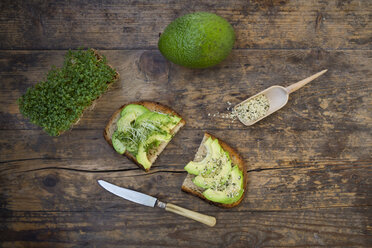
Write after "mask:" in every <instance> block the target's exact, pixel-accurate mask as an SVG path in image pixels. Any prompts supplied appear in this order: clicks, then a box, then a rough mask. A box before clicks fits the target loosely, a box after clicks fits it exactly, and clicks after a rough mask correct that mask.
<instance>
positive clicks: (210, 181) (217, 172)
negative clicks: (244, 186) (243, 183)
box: [193, 152, 231, 189]
mask: <svg viewBox="0 0 372 248" xmlns="http://www.w3.org/2000/svg"><path fill="white" fill-rule="evenodd" d="M214 163H215V164H218V163H220V164H221V165H220V167H219V168H218V167H217V168H214V169H212V171H211V172H210V173H209V174H206V175H203V173H201V174H199V175H198V176H196V177H195V178H194V179H193V183H194V184H195V185H196V186H198V187H201V188H203V189H208V188H211V187H218V186H219V185H223V184H225V182H226V181H227V179H228V178H229V176H230V173H231V160H230V157H229V155H228V153H227V152H226V155H225V156H222V157H221V158H219V160H216V161H214Z"/></svg>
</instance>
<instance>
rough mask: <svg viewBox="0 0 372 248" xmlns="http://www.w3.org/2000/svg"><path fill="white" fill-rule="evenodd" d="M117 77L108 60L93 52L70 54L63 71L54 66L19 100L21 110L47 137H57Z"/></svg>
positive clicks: (82, 51)
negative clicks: (42, 79) (44, 78)
mask: <svg viewBox="0 0 372 248" xmlns="http://www.w3.org/2000/svg"><path fill="white" fill-rule="evenodd" d="M116 77H117V73H116V71H115V70H114V69H113V68H111V67H110V66H108V65H107V64H106V58H105V57H104V56H102V57H101V56H98V55H97V54H96V53H95V52H94V50H92V49H89V50H82V49H79V50H77V51H68V52H67V53H66V55H65V61H64V64H63V66H62V68H55V67H53V68H52V69H51V70H50V71H49V72H48V75H47V80H46V81H42V82H39V83H37V84H36V85H35V86H33V87H30V88H28V89H27V92H26V94H24V95H23V96H22V97H20V98H19V99H18V104H19V110H20V112H21V113H22V114H23V115H24V116H25V117H27V118H29V119H30V121H31V122H32V123H34V124H36V125H38V126H40V127H42V128H43V129H44V130H45V131H46V132H47V133H48V134H50V135H53V136H58V135H59V134H60V133H62V132H64V131H66V130H68V129H70V127H71V126H72V125H73V124H74V123H75V122H76V121H77V120H78V119H79V117H80V116H81V114H82V113H83V111H84V110H85V109H86V108H87V107H88V106H90V105H91V104H92V102H93V101H94V100H96V99H97V98H98V97H99V96H100V95H102V94H103V93H104V92H105V91H106V90H107V88H108V86H109V85H110V84H111V83H113V82H114V81H115V79H116Z"/></svg>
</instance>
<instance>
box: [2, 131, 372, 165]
mask: <svg viewBox="0 0 372 248" xmlns="http://www.w3.org/2000/svg"><path fill="white" fill-rule="evenodd" d="M211 133H212V134H214V135H216V136H217V137H219V138H221V139H223V140H225V141H226V142H227V143H228V144H230V145H231V146H232V147H234V148H236V150H237V151H238V152H239V153H240V154H241V155H242V157H243V158H244V159H245V161H246V162H247V164H248V168H249V170H255V169H265V168H285V167H293V166H296V167H306V166H317V165H326V164H330V165H332V164H333V165H337V164H340V165H345V164H353V163H358V162H361V163H363V162H369V163H371V156H370V155H371V153H372V150H371V149H372V146H371V144H372V139H371V137H370V136H371V135H370V132H369V131H368V130H366V131H358V130H353V131H345V132H341V131H340V132H329V133H327V132H318V131H312V130H309V131H301V132H298V131H288V130H285V131H278V130H275V129H273V130H270V129H263V130H260V131H251V130H212V132H211ZM203 134H204V130H192V129H189V130H186V129H185V130H181V132H180V133H178V134H177V135H176V136H175V137H174V139H173V140H172V142H171V143H170V144H169V145H168V146H167V148H166V149H165V150H164V151H163V153H162V154H161V155H160V157H159V158H158V160H157V161H156V162H155V164H154V168H162V169H167V170H169V169H172V170H173V169H174V168H178V169H181V168H183V166H184V165H186V164H187V163H188V162H189V161H190V160H192V159H193V158H194V154H195V152H196V150H197V148H198V146H199V144H200V141H201V139H202V136H203ZM0 149H1V154H0V162H1V163H3V164H4V163H5V164H7V163H8V164H9V166H12V167H19V168H20V169H21V170H24V169H25V168H29V169H35V168H42V167H64V168H71V169H82V170H88V171H91V170H120V169H131V168H136V167H137V166H136V165H134V164H133V163H132V162H130V161H129V160H128V159H127V158H125V157H122V156H121V155H119V154H118V153H116V152H115V151H114V150H113V149H112V148H111V146H109V145H108V144H107V142H106V141H105V140H104V138H103V134H102V131H101V130H72V131H71V132H69V133H67V134H66V135H63V136H61V137H58V138H52V137H49V136H48V135H47V134H45V133H44V132H42V131H39V130H22V131H20V130H0Z"/></svg>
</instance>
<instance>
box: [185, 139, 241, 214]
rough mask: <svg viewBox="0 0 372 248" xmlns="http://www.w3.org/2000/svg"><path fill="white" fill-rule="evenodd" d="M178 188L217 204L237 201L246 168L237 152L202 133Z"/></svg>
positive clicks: (231, 203) (229, 203)
mask: <svg viewBox="0 0 372 248" xmlns="http://www.w3.org/2000/svg"><path fill="white" fill-rule="evenodd" d="M185 170H186V171H187V172H188V175H187V176H186V178H185V180H184V182H183V184H182V190H183V191H185V192H187V193H190V194H192V195H195V196H198V197H200V198H202V199H204V200H206V201H208V202H210V203H213V204H215V205H217V206H220V207H225V208H231V207H234V206H236V205H238V204H239V203H240V202H241V201H242V199H243V197H244V191H245V186H246V184H247V177H246V168H245V164H244V162H243V160H242V159H241V157H240V156H239V155H238V154H237V152H236V151H235V150H234V149H232V148H231V147H230V146H228V145H227V144H226V143H224V142H223V141H221V140H218V139H217V138H215V137H213V136H212V135H210V134H208V133H205V134H204V138H203V141H202V143H201V145H200V147H199V149H198V151H197V153H196V155H195V159H194V161H191V162H190V163H188V164H187V165H186V166H185Z"/></svg>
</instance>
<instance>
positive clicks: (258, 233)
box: [0, 204, 372, 248]
mask: <svg viewBox="0 0 372 248" xmlns="http://www.w3.org/2000/svg"><path fill="white" fill-rule="evenodd" d="M100 207H101V210H100V211H97V212H24V211H20V212H3V213H2V218H3V219H5V220H6V222H7V223H12V229H5V230H2V232H1V233H0V237H1V240H2V241H3V243H2V245H3V246H2V247H4V248H5V247H12V248H13V247H25V246H27V247H51V246H53V247H57V248H58V247H77V246H78V247H88V246H89V247H123V246H125V247H175V246H177V247H206V246H208V247H237V248H239V247H242V248H243V247H244V248H245V247H313V246H314V247H323V246H325V247H334V246H335V247H367V246H369V245H370V244H371V242H372V238H371V235H370V234H369V233H370V230H368V228H369V227H368V222H367V220H366V217H365V216H364V214H365V213H366V212H368V208H335V209H329V208H325V209H316V210H303V211H288V212H287V211H284V212H282V211H268V212H266V211H265V212H254V211H253V212H239V213H237V212H231V211H218V212H215V211H208V212H207V213H208V214H213V215H215V216H216V217H217V225H216V226H215V227H213V228H207V227H205V226H203V225H201V224H199V223H196V222H193V221H191V220H187V219H185V218H183V217H180V216H176V215H173V214H171V213H166V212H164V211H163V210H160V209H151V211H149V212H142V211H141V207H138V208H137V210H135V211H133V212H128V211H126V210H125V207H122V208H121V211H120V210H118V209H115V210H114V211H113V209H112V208H110V205H108V204H101V206H100ZM139 220H141V221H139ZM46 240H48V242H46Z"/></svg>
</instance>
